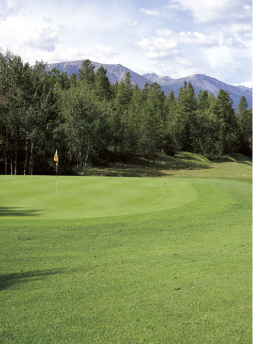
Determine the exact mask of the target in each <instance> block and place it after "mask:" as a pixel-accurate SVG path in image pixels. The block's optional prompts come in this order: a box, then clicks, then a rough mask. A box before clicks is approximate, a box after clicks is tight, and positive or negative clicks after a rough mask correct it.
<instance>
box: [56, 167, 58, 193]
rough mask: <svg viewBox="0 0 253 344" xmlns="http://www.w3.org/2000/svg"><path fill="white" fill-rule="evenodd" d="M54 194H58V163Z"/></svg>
mask: <svg viewBox="0 0 253 344" xmlns="http://www.w3.org/2000/svg"><path fill="white" fill-rule="evenodd" d="M56 194H58V163H56Z"/></svg>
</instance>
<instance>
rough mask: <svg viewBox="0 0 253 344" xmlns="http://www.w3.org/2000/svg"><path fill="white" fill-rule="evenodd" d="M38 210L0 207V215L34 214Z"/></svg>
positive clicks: (36, 213)
mask: <svg viewBox="0 0 253 344" xmlns="http://www.w3.org/2000/svg"><path fill="white" fill-rule="evenodd" d="M38 212H39V210H21V209H20V208H12V207H0V216H36V215H39V214H38Z"/></svg>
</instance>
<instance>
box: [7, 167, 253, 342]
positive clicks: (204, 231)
mask: <svg viewBox="0 0 253 344" xmlns="http://www.w3.org/2000/svg"><path fill="white" fill-rule="evenodd" d="M233 168H234V173H233V178H232V179H228V178H226V179H219V178H217V179H216V178H212V179H209V178H196V177H195V178H178V177H177V178H116V177H59V179H58V194H57V195H56V192H55V177H49V176H0V194H1V198H0V221H1V277H0V278H1V280H0V282H1V290H0V298H1V333H0V343H156V344H158V343H162V344H163V343H173V344H174V343H187V344H188V343H201V344H202V343H251V341H252V340H251V338H252V336H251V325H252V321H251V319H252V318H251V310H252V308H251V248H252V246H251V183H249V182H248V181H249V171H250V167H249V166H246V165H243V164H236V163H234V165H233ZM236 171H237V172H236ZM230 173H231V172H230ZM243 173H244V174H245V178H244V179H243V178H242V174H243ZM237 177H238V178H237ZM165 183H166V184H165Z"/></svg>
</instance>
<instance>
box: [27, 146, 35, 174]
mask: <svg viewBox="0 0 253 344" xmlns="http://www.w3.org/2000/svg"><path fill="white" fill-rule="evenodd" d="M33 147H34V144H33V142H32V143H31V155H30V161H29V171H28V174H29V175H32V174H33Z"/></svg>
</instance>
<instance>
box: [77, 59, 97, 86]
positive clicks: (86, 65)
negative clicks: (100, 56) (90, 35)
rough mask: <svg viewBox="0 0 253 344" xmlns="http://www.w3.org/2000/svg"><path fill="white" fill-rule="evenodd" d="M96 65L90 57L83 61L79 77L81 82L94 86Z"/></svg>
mask: <svg viewBox="0 0 253 344" xmlns="http://www.w3.org/2000/svg"><path fill="white" fill-rule="evenodd" d="M94 69H95V66H94V65H93V64H92V63H91V61H90V60H89V59H86V60H85V61H83V62H82V67H81V68H80V69H79V73H78V77H79V80H80V81H81V82H85V83H86V84H88V85H89V86H90V87H91V88H94V83H95V72H94Z"/></svg>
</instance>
